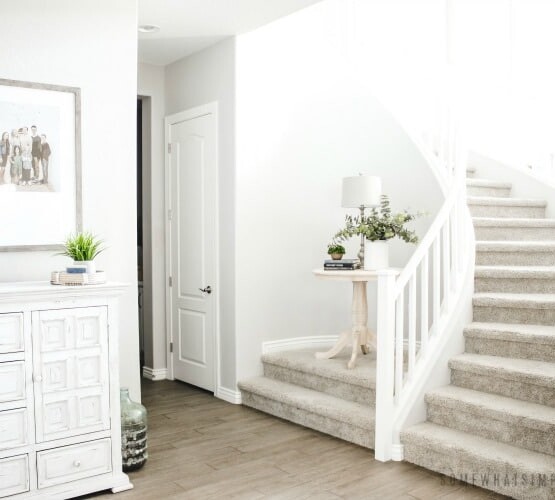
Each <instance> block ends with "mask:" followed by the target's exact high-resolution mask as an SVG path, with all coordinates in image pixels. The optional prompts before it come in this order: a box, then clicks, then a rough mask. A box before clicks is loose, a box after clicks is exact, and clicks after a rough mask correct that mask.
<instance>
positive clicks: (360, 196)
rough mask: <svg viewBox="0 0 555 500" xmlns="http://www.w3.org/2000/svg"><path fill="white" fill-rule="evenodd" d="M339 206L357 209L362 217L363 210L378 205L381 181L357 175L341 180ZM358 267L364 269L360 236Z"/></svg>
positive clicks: (372, 177) (361, 236) (377, 178)
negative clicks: (341, 189) (341, 187)
mask: <svg viewBox="0 0 555 500" xmlns="http://www.w3.org/2000/svg"><path fill="white" fill-rule="evenodd" d="M342 193H343V195H342V200H341V206H342V207H343V208H359V209H360V217H361V219H362V217H364V209H365V208H367V207H377V206H379V205H380V198H381V195H382V180H381V178H380V177H375V176H371V175H363V174H360V175H357V176H354V177H344V178H343V191H342ZM358 258H359V260H360V267H361V268H364V235H363V234H361V235H360V250H359V252H358Z"/></svg>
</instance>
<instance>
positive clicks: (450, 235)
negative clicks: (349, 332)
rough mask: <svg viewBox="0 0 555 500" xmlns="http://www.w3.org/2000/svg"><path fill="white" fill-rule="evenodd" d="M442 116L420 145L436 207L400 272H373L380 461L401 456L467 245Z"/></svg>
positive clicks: (469, 235)
mask: <svg viewBox="0 0 555 500" xmlns="http://www.w3.org/2000/svg"><path fill="white" fill-rule="evenodd" d="M446 122H447V124H448V125H447V130H441V133H440V134H439V136H438V139H437V140H436V141H435V142H434V141H431V142H428V144H427V145H426V144H422V143H420V144H419V147H420V149H421V150H424V151H423V152H424V153H425V156H426V157H427V158H428V159H429V161H433V162H435V165H434V168H437V169H440V170H441V173H440V175H439V177H440V178H443V180H444V185H443V186H442V187H443V189H444V191H445V192H446V198H445V201H444V203H443V206H442V207H441V209H440V211H439V213H438V214H437V216H436V217H435V220H434V221H433V223H432V225H431V226H430V228H429V229H428V231H427V234H426V235H425V236H424V238H423V239H422V241H421V243H420V244H419V246H418V247H417V249H416V250H415V252H414V254H413V255H412V257H411V259H410V260H409V262H408V264H407V265H406V266H405V268H404V269H403V271H402V272H401V274H400V275H399V276H395V274H393V273H391V272H388V271H387V270H385V271H383V272H382V273H381V274H380V275H379V276H378V294H377V295H378V307H377V311H378V313H377V360H376V420H375V457H376V459H377V460H381V461H387V460H391V459H398V460H400V459H402V456H400V452H399V450H400V449H402V448H400V445H399V431H400V425H401V422H400V421H399V420H400V418H401V416H403V415H406V412H407V411H410V405H412V404H413V403H414V393H415V391H417V388H418V387H419V384H420V385H421V384H422V382H423V378H424V377H428V376H429V371H427V368H429V363H430V360H433V359H437V354H438V350H440V349H441V348H442V346H443V345H445V342H442V340H445V339H444V337H445V336H446V335H447V333H448V332H449V330H448V328H447V327H448V324H449V321H450V320H451V319H452V318H451V316H452V312H453V309H454V306H455V305H456V302H457V301H458V300H459V296H460V292H461V287H462V286H463V281H464V280H463V279H462V273H463V272H465V270H466V267H467V263H468V262H469V259H470V256H471V254H472V250H473V247H474V236H473V232H472V228H471V220H470V216H469V213H468V209H467V207H466V186H465V176H466V155H465V154H464V149H463V148H462V147H461V144H460V140H459V138H458V136H457V129H456V127H454V126H453V125H452V124H453V120H451V119H450V117H448V119H447V121H446ZM443 128H444V127H442V129H443ZM409 135H410V134H409ZM430 158H433V159H432V160H430ZM446 332H447V333H446Z"/></svg>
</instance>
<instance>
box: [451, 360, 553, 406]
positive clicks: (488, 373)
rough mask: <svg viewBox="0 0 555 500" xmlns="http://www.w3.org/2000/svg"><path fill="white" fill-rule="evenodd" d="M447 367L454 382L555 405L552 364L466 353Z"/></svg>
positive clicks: (474, 388)
mask: <svg viewBox="0 0 555 500" xmlns="http://www.w3.org/2000/svg"><path fill="white" fill-rule="evenodd" d="M449 368H451V383H452V384H453V385H456V386H459V387H465V388H467V389H473V390H475V391H483V392H488V393H491V394H499V395H500V396H507V397H509V398H514V399H520V400H522V401H529V402H531V403H537V404H540V405H547V406H551V407H555V363H547V362H545V361H535V360H529V359H514V358H503V357H501V356H484V355H481V354H469V353H465V354H461V355H459V356H455V357H453V358H451V359H450V360H449Z"/></svg>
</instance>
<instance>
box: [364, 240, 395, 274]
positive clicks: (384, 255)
mask: <svg viewBox="0 0 555 500" xmlns="http://www.w3.org/2000/svg"><path fill="white" fill-rule="evenodd" d="M387 267H389V245H388V244H387V241H369V240H366V242H365V244H364V270H365V271H376V270H377V269H385V268H387Z"/></svg>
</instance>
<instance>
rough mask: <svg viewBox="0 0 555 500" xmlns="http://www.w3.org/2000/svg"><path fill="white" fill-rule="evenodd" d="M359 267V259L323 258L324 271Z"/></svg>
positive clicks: (349, 269)
mask: <svg viewBox="0 0 555 500" xmlns="http://www.w3.org/2000/svg"><path fill="white" fill-rule="evenodd" d="M355 269H360V261H359V260H358V259H341V260H325V261H324V270H325V271H354V270H355Z"/></svg>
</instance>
